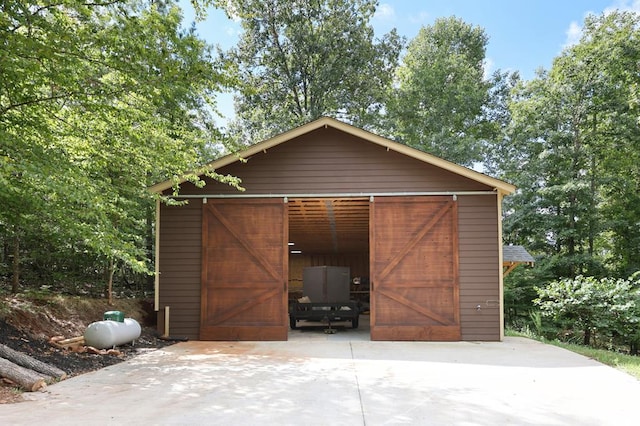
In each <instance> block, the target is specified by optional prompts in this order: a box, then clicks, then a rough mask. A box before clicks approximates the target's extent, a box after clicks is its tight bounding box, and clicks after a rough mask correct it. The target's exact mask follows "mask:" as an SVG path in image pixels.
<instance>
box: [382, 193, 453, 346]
mask: <svg viewBox="0 0 640 426" xmlns="http://www.w3.org/2000/svg"><path fill="white" fill-rule="evenodd" d="M457 224H458V214H457V203H456V202H455V201H454V200H453V198H452V197H440V196H434V197H376V198H375V200H374V202H373V203H372V206H371V221H370V233H371V234H370V244H371V248H370V256H371V281H372V283H371V340H421V341H429V340H441V341H442V340H445V341H449V340H460V313H459V300H458V225H457Z"/></svg>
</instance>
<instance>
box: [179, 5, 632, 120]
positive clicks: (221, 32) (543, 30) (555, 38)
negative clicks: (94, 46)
mask: <svg viewBox="0 0 640 426" xmlns="http://www.w3.org/2000/svg"><path fill="white" fill-rule="evenodd" d="M182 3H183V4H184V3H187V2H186V1H185V0H183V1H182ZM612 9H625V10H635V11H637V12H640V0H422V1H420V0H417V1H416V0H386V1H384V0H382V1H380V4H379V6H378V10H377V12H376V15H375V16H374V18H373V19H372V21H371V24H372V25H373V27H374V28H375V31H376V35H378V36H381V35H382V34H384V33H386V32H388V31H389V30H391V29H392V28H396V29H397V30H398V32H399V33H400V34H401V35H403V36H405V37H407V39H408V40H411V39H412V38H413V37H415V36H416V34H417V33H418V31H419V30H420V28H421V27H422V26H424V25H430V24H432V23H433V22H434V20H436V19H437V18H441V17H448V16H456V17H458V18H461V19H462V20H464V21H465V22H467V23H469V24H472V25H478V26H480V27H482V28H484V30H485V32H486V34H487V35H488V37H489V43H488V46H487V63H486V68H487V71H488V73H490V72H492V71H494V70H496V69H501V70H503V71H506V70H510V71H519V72H520V75H521V76H522V77H523V78H524V79H531V78H533V77H534V76H535V71H536V70H537V69H538V68H540V67H542V68H545V69H549V68H550V67H551V64H552V62H553V58H555V57H556V56H558V55H559V54H560V52H561V51H562V49H563V48H564V47H566V46H568V45H570V44H571V43H573V42H575V41H576V40H577V39H578V38H579V36H580V28H581V26H582V23H583V21H584V18H585V16H587V14H589V13H595V14H601V13H606V12H607V11H609V10H612ZM185 21H186V22H191V21H193V12H192V11H191V9H190V7H189V6H187V7H185ZM196 28H197V31H198V33H199V35H200V36H201V37H202V38H204V39H205V40H207V41H208V42H209V43H211V44H216V45H219V46H220V47H222V48H223V49H227V48H230V47H232V46H234V45H235V43H236V41H237V39H238V34H239V32H240V31H241V29H240V26H239V25H238V23H237V22H234V21H233V20H230V19H228V18H227V17H226V15H225V14H224V12H222V11H220V10H216V9H210V10H209V13H208V16H207V19H206V20H205V21H202V22H198V23H196ZM218 102H219V105H218V106H219V109H220V110H221V112H222V113H223V114H224V115H226V116H227V117H229V116H231V115H233V105H232V100H231V96H230V95H223V96H221V97H220V98H219V99H218ZM223 121H224V120H223Z"/></svg>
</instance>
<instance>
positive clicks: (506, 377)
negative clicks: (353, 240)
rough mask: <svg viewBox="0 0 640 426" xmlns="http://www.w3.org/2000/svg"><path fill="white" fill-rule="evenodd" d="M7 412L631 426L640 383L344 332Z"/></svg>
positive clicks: (146, 358) (521, 348) (534, 359)
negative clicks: (374, 339) (386, 340)
mask: <svg viewBox="0 0 640 426" xmlns="http://www.w3.org/2000/svg"><path fill="white" fill-rule="evenodd" d="M28 396H29V398H30V399H31V400H30V401H27V402H23V403H19V404H14V405H0V424H7V425H9V424H10V425H17V424H20V425H21V424H33V425H42V424H61V425H63V424H64V425H69V424H92V425H104V424H113V425H116V424H118V425H122V424H137V425H151V424H158V425H166V424H169V425H179V424H184V425H213V424H216V425H349V426H351V425H368V426H371V425H395V424H411V425H495V424H507V425H509V424H513V425H581V426H582V425H631V424H634V425H635V424H638V418H640V413H639V409H638V408H637V407H638V402H639V401H640V382H639V381H638V380H636V379H634V378H632V377H631V376H629V375H626V374H624V373H621V372H619V371H616V370H614V369H612V368H609V367H606V366H604V365H602V364H599V363H597V362H595V361H592V360H590V359H587V358H585V357H582V356H579V355H576V354H573V353H571V352H568V351H565V350H563V349H559V348H556V347H554V346H549V345H544V344H541V343H538V342H535V341H532V340H528V339H523V338H507V339H505V341H504V342H500V343H470V342H456V343H426V342H370V341H368V334H362V332H357V331H355V330H348V329H346V330H342V331H339V332H338V333H337V334H333V335H327V334H324V333H323V332H322V331H321V330H320V331H318V330H312V331H292V332H291V333H290V338H289V341H288V342H186V343H179V344H176V345H173V346H170V347H167V348H165V349H163V350H157V351H153V352H149V353H146V354H144V355H141V356H138V357H136V358H135V359H133V360H130V361H127V362H124V363H121V364H118V365H115V366H112V367H108V368H105V369H103V370H100V371H96V372H93V373H88V374H84V375H82V376H79V377H74V378H71V379H68V380H65V381H63V382H60V383H58V384H55V385H52V386H49V387H48V389H47V391H46V392H43V393H36V394H29V395H28Z"/></svg>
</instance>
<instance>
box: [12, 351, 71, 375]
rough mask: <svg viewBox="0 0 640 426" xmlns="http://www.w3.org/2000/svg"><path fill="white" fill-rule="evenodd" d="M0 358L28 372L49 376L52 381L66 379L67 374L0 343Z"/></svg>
mask: <svg viewBox="0 0 640 426" xmlns="http://www.w3.org/2000/svg"><path fill="white" fill-rule="evenodd" d="M0 357H2V358H5V359H7V360H9V361H11V362H12V363H14V364H18V365H19V366H21V367H24V368H28V369H29V370H33V371H36V372H38V373H41V374H44V375H46V376H50V377H52V378H54V379H58V380H63V379H65V378H66V377H67V373H65V372H64V371H62V370H60V369H59V368H58V367H54V366H53V365H50V364H46V363H44V362H42V361H40V360H37V359H35V358H33V357H31V356H29V355H27V354H24V353H22V352H18V351H16V350H13V349H11V348H10V347H9V346H7V345H3V344H1V343H0Z"/></svg>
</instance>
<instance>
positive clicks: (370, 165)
mask: <svg viewBox="0 0 640 426" xmlns="http://www.w3.org/2000/svg"><path fill="white" fill-rule="evenodd" d="M217 172H218V173H221V174H230V175H232V176H239V177H240V178H242V186H243V187H244V188H245V189H246V192H245V193H246V194H273V193H279V194H308V193H325V194H327V193H360V192H364V193H371V192H410V191H474V190H484V191H486V190H491V189H493V188H489V187H487V186H486V185H483V184H480V183H478V182H475V181H473V180H471V179H468V178H465V177H462V176H460V175H457V174H455V173H451V172H448V171H444V170H442V169H440V168H437V167H435V166H431V165H429V164H426V163H424V162H422V161H419V160H416V159H413V158H410V157H407V156H405V155H403V154H399V153H397V152H394V151H387V149H386V148H384V147H381V146H379V145H376V144H373V143H371V142H368V141H364V140H362V139H360V138H357V137H355V136H351V135H348V134H344V133H342V132H340V131H338V130H335V129H332V128H328V129H324V128H323V129H318V130H315V131H313V132H311V133H308V134H306V135H303V136H300V137H299V138H296V139H292V140H291V141H288V142H284V143H282V144H280V145H278V146H275V147H273V148H271V149H269V150H267V152H266V153H264V152H261V153H259V154H256V155H254V156H253V157H251V158H249V159H248V161H247V162H246V163H239V162H236V163H233V164H230V165H228V166H226V167H223V168H222V169H220V170H217ZM181 193H182V194H193V193H206V194H226V193H237V190H235V189H234V188H231V187H229V186H228V185H221V184H219V183H216V182H212V181H209V183H208V185H207V186H205V187H204V188H203V189H198V188H196V187H195V186H194V185H191V184H189V183H185V184H183V186H182V188H181Z"/></svg>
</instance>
